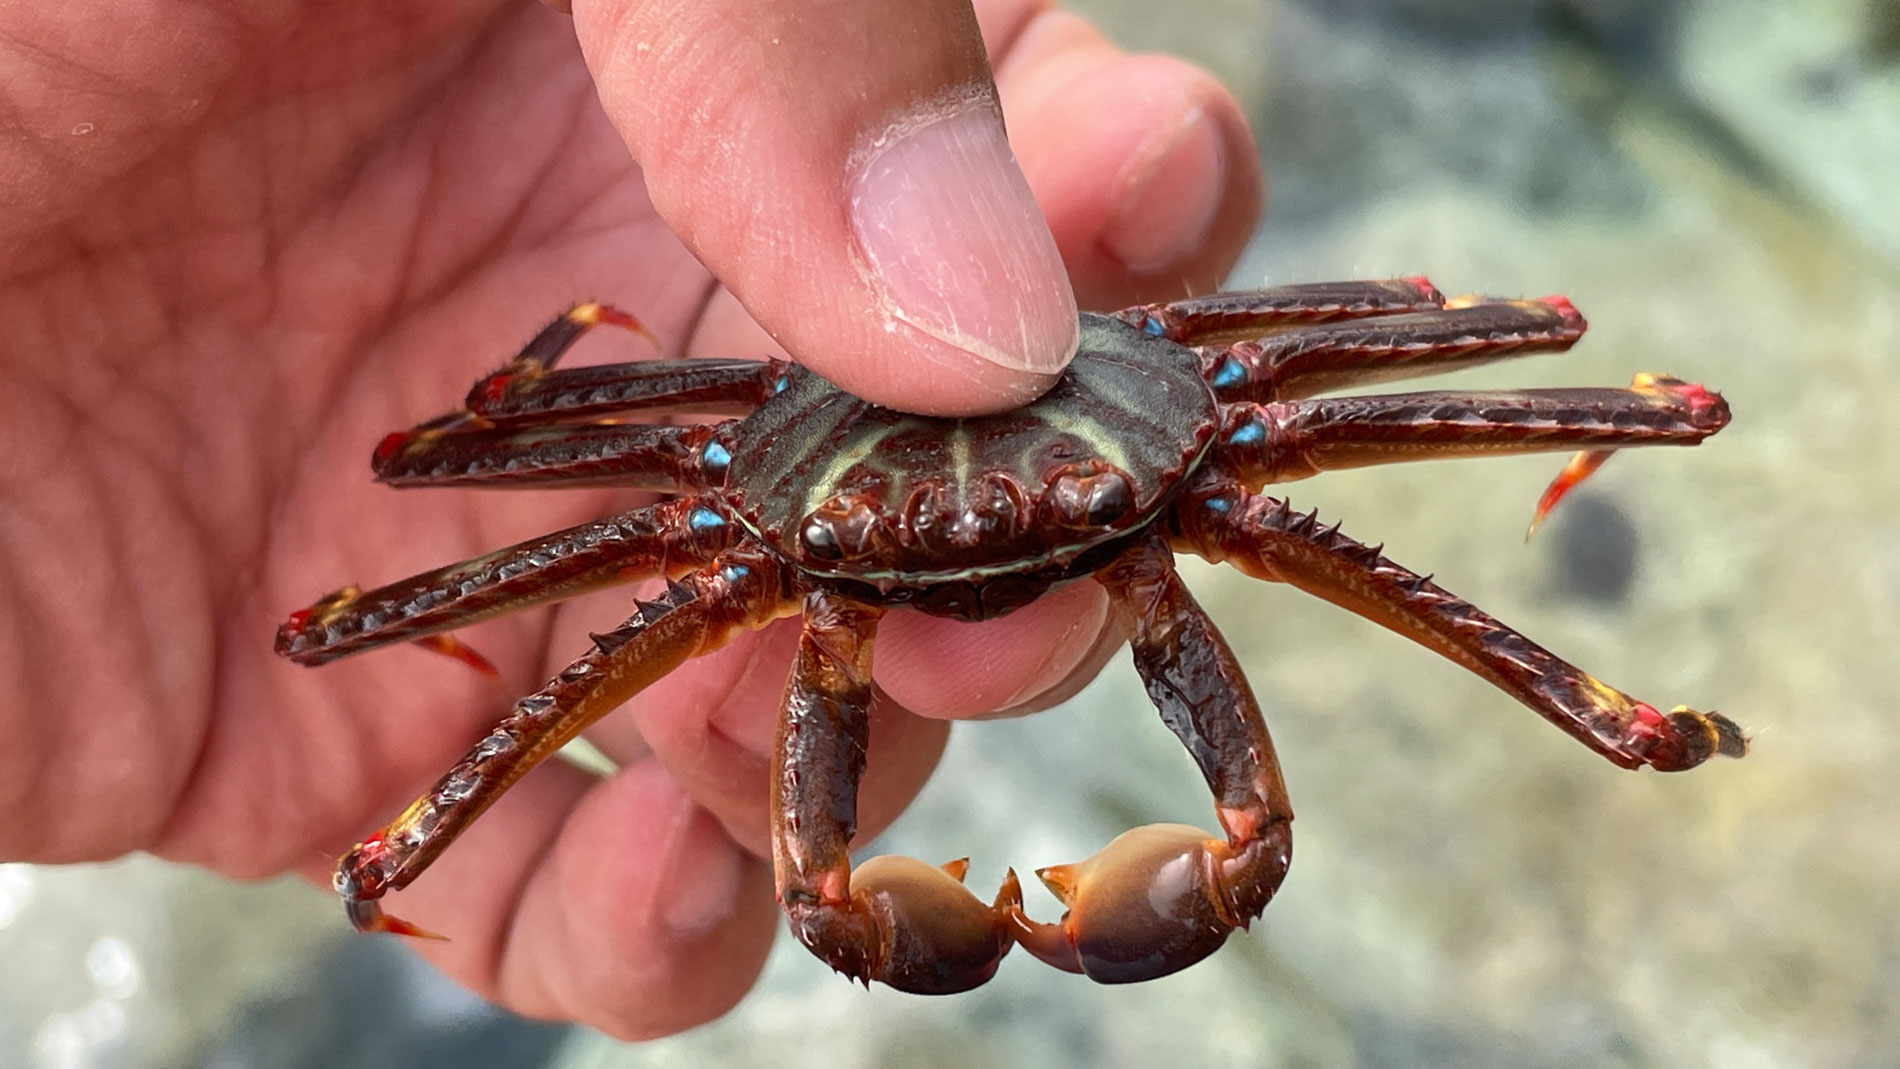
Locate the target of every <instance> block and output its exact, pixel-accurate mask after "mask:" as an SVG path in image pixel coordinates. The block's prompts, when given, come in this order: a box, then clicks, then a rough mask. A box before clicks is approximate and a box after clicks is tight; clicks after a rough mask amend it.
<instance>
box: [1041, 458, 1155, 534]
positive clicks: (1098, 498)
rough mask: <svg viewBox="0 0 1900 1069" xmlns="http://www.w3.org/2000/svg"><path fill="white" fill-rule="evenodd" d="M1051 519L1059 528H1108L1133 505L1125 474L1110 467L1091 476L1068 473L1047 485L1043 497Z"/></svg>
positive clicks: (1132, 493) (1133, 501)
mask: <svg viewBox="0 0 1900 1069" xmlns="http://www.w3.org/2000/svg"><path fill="white" fill-rule="evenodd" d="M1045 501H1046V507H1047V508H1048V509H1049V510H1050V512H1051V514H1052V518H1053V519H1054V520H1055V522H1056V523H1058V524H1060V525H1061V526H1063V527H1070V528H1085V527H1109V526H1112V525H1113V524H1114V523H1115V521H1116V520H1119V519H1121V518H1122V517H1123V516H1126V515H1127V514H1128V511H1129V510H1130V509H1132V508H1134V505H1135V493H1134V489H1133V488H1132V487H1130V486H1129V485H1128V477H1127V476H1126V475H1123V474H1122V473H1121V472H1119V471H1115V470H1113V469H1111V470H1109V471H1105V472H1100V473H1098V474H1094V475H1080V474H1075V473H1069V474H1065V475H1062V476H1061V477H1059V478H1057V479H1056V480H1055V482H1053V483H1051V484H1050V485H1049V490H1048V493H1047V495H1046V498H1045Z"/></svg>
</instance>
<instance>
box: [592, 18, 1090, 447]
mask: <svg viewBox="0 0 1900 1069" xmlns="http://www.w3.org/2000/svg"><path fill="white" fill-rule="evenodd" d="M574 16H575V28H576V32H577V33H578V34H579V37H580V42H581V47H582V51H583V52H584V53H585V55H586V57H587V63H588V65H589V67H590V68H591V69H592V71H593V74H594V79H595V82H596V84H597V86H598V88H599V92H600V97H601V102H602V103H603V104H604V105H605V107H606V111H607V114H608V116H609V117H610V118H611V119H612V121H613V123H614V124H615V126H616V127H617V128H618V129H619V131H620V133H621V136H622V137H624V138H625V139H626V142H627V144H628V145H629V146H630V147H631V149H632V151H633V154H634V157H635V158H636V159H637V160H638V161H639V163H640V166H641V168H642V170H643V171H644V172H645V176H646V182H647V189H648V192H649V194H650V195H651V197H652V200H653V204H654V207H655V208H656V209H657V210H658V211H659V213H660V215H661V216H662V217H663V218H664V219H665V220H666V221H667V222H668V223H669V224H670V225H671V226H672V227H673V229H674V230H675V231H676V232H677V233H678V234H679V236H680V238H681V239H682V240H683V241H684V242H685V243H686V245H687V247H688V248H690V249H691V250H692V251H693V253H694V254H695V255H697V256H698V257H699V259H700V260H701V261H702V262H703V263H705V265H706V266H707V267H708V268H710V269H711V270H712V272H713V273H714V274H716V275H718V276H719V278H720V279H721V280H722V281H724V282H725V283H726V285H727V286H728V287H729V288H730V289H731V290H732V292H733V294H734V295H735V296H737V297H738V299H739V301H740V302H741V303H742V304H743V305H744V306H745V307H746V309H747V311H749V312H750V313H751V314H752V316H753V317H754V318H755V319H757V320H758V321H759V322H760V323H761V324H762V325H763V326H764V327H765V329H766V330H767V331H769V332H770V333H771V334H772V336H773V337H775V338H776V339H778V341H779V343H780V344H782V345H783V346H784V347H785V349H786V351H788V352H790V353H792V354H793V355H794V356H796V357H797V358H798V359H799V360H800V362H802V363H804V364H806V365H808V366H809V367H811V368H812V369H813V370H815V371H817V372H818V373H820V374H822V375H824V376H825V377H826V378H829V379H831V380H832V381H833V382H836V383H837V384H839V385H840V386H842V387H844V388H845V389H847V390H850V391H851V392H853V393H856V394H858V395H859V396H861V397H865V398H867V399H869V400H872V401H876V402H879V403H882V404H886V405H891V406H894V407H898V408H906V409H911V410H913V411H920V412H926V413H931V414H937V415H962V414H969V413H974V412H984V411H997V410H1001V409H1006V408H1011V407H1014V406H1016V405H1018V404H1021V403H1022V402H1023V401H1025V400H1027V399H1029V398H1030V397H1033V396H1035V395H1037V394H1039V393H1040V392H1041V391H1042V390H1043V389H1044V388H1045V387H1046V386H1047V385H1048V384H1049V382H1050V381H1051V378H1052V377H1053V376H1054V375H1055V374H1056V373H1058V372H1060V371H1061V369H1062V368H1063V366H1064V365H1065V364H1066V363H1067V362H1068V359H1069V357H1070V356H1071V355H1073V353H1074V351H1075V345H1076V330H1077V328H1076V308H1075V298H1074V295H1073V293H1072V292H1071V290H1070V287H1069V281H1068V276H1067V275H1066V274H1065V273H1064V270H1063V265H1062V258H1061V256H1060V254H1059V253H1058V252H1057V250H1056V244H1055V241H1054V239H1053V238H1052V237H1051V236H1050V233H1049V228H1048V225H1047V224H1046V223H1045V222H1044V221H1043V217H1042V214H1041V212H1040V211H1039V210H1038V208H1037V207H1036V200H1035V197H1034V196H1033V195H1032V194H1031V192H1030V189H1029V185H1028V183H1027V182H1026V181H1025V180H1024V178H1023V175H1022V172H1021V171H1020V170H1019V169H1018V167H1017V165H1016V161H1015V158H1014V157H1013V156H1012V155H1011V153H1010V149H1009V143H1008V141H1007V140H1006V139H1005V137H1004V133H1003V123H1002V112H1001V110H1000V108H999V107H998V104H997V98H996V87H995V84H994V82H993V81H992V80H991V77H990V68H989V63H988V60H987V59H986V58H985V55H984V51H983V41H982V37H981V36H980V34H979V32H978V28H977V22H976V17H975V15H974V14H973V13H972V12H971V9H970V4H969V2H968V0H800V2H798V3H786V2H784V0H717V2H714V0H577V2H576V3H575V4H574ZM734 355H739V354H734Z"/></svg>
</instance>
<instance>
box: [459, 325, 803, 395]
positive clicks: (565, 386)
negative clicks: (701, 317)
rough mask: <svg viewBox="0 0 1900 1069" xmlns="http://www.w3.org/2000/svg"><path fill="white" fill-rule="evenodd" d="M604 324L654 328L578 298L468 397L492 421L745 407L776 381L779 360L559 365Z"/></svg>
mask: <svg viewBox="0 0 1900 1069" xmlns="http://www.w3.org/2000/svg"><path fill="white" fill-rule="evenodd" d="M602 324H606V325H608V326H616V327H621V328H623V329H626V330H631V331H634V332H635V333H638V334H640V335H642V336H644V337H646V338H647V339H648V340H652V337H653V336H652V335H651V334H648V333H647V330H646V328H645V327H643V326H641V325H640V322H639V321H638V320H636V319H634V318H633V317H632V316H631V315H628V314H627V313H625V312H622V311H620V310H619V309H617V308H611V307H609V306H607V305H604V304H594V303H591V302H590V303H588V304H578V305H575V306H574V307H572V308H570V309H568V310H567V311H566V312H564V313H562V314H561V316H560V317H559V318H558V319H556V320H555V321H554V322H552V323H549V324H548V325H547V326H546V327H544V328H542V330H541V333H539V334H536V335H535V336H534V339H533V340H531V341H530V342H528V344H527V345H526V346H524V347H523V348H522V350H521V352H520V353H519V354H517V355H516V356H515V358H514V359H513V360H510V361H509V362H508V363H507V364H505V365H503V366H502V368H501V370H499V371H496V372H494V373H493V374H490V375H488V376H487V377H485V378H483V379H481V380H480V381H478V382H477V383H475V385H474V386H473V387H472V388H471V389H470V390H469V392H468V398H467V400H466V401H464V402H463V403H464V404H466V405H467V406H468V408H469V411H471V412H475V413H477V414H479V415H482V416H484V417H486V418H487V419H488V420H489V421H491V422H494V423H504V422H505V423H520V422H525V421H537V422H540V421H545V420H546V419H547V417H549V416H559V417H562V418H570V419H571V418H578V417H582V416H594V415H603V414H605V413H608V412H629V411H633V410H636V409H638V410H644V411H648V412H656V411H666V412H697V413H704V414H711V415H732V416H738V415H744V414H745V413H747V412H750V411H752V410H753V409H754V408H757V407H758V406H759V405H760V404H761V403H763V402H764V401H765V399H766V398H768V397H770V396H772V394H773V393H774V392H776V391H777V389H778V381H779V379H780V378H781V377H782V376H783V375H784V374H785V367H786V365H785V362H784V361H782V360H713V359H705V360H642V361H634V362H631V363H621V364H600V365H595V366H591V367H579V368H570V369H567V370H564V371H555V370H554V365H555V364H556V363H558V362H559V361H560V359H561V357H562V356H564V355H566V353H567V351H568V349H570V348H572V347H573V345H574V343H575V342H577V341H579V340H580V339H581V337H582V336H583V335H585V334H586V333H587V332H588V331H590V330H592V329H593V328H595V327H597V326H600V325H602Z"/></svg>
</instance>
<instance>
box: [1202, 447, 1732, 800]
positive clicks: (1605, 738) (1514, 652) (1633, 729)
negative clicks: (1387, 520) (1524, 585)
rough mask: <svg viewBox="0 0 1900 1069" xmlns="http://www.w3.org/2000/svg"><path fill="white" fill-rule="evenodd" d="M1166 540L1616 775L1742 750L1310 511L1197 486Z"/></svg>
mask: <svg viewBox="0 0 1900 1069" xmlns="http://www.w3.org/2000/svg"><path fill="white" fill-rule="evenodd" d="M1171 523H1172V525H1173V528H1174V542H1175V545H1176V547H1177V548H1180V549H1185V550H1189V551H1191V552H1194V553H1198V554H1200V555H1201V556H1202V557H1205V558H1207V559H1208V560H1210V561H1214V562H1216V563H1218V562H1220V561H1227V562H1229V563H1231V564H1233V565H1235V566H1236V567H1238V568H1239V569H1240V570H1241V571H1243V572H1246V573H1247V574H1248V575H1251V576H1254V577H1255V578H1258V579H1266V580H1270V581H1274V582H1283V583H1287V584H1289V585H1291V586H1295V587H1298V588H1299V589H1301V590H1304V591H1306V592H1307V593H1309V594H1312V595H1315V596H1316V597H1320V598H1323V599H1325V600H1327V601H1330V602H1332V603H1333V604H1335V605H1338V606H1340V607H1341V608H1344V609H1347V610H1349V611H1351V612H1354V613H1357V614H1358V615H1360V616H1363V617H1365V618H1366V619H1368V620H1371V621H1372V622H1374V623H1376V624H1379V625H1381V626H1384V627H1387V628H1390V629H1391V630H1393V631H1395V632H1397V633H1399V634H1401V635H1404V636H1405V637H1407V638H1409V639H1411V640H1412V641H1414V642H1417V643H1419V644H1420V645H1422V646H1424V647H1425V648H1426V649H1429V650H1432V651H1433V652H1435V653H1438V654H1440V655H1441V656H1444V657H1446V658H1448V659H1450V660H1452V661H1454V662H1456V663H1458V664H1461V665H1463V666H1464V667H1465V668H1467V669H1469V670H1471V671H1473V672H1476V673H1477V674H1478V675H1480V676H1482V677H1484V678H1485V679H1486V680H1489V681H1490V682H1491V683H1492V684H1493V685H1495V686H1497V687H1498V688H1499V689H1501V690H1503V691H1504V692H1505V693H1507V694H1510V695H1511V696H1512V697H1514V698H1516V699H1517V700H1518V701H1520V702H1523V703H1524V704H1525V705H1527V706H1529V707H1530V708H1531V709H1532V710H1533V711H1535V712H1536V713H1537V714H1538V715H1540V716H1542V717H1543V718H1544V719H1546V720H1548V721H1550V722H1551V723H1552V724H1555V725H1556V726H1557V727H1559V728H1561V729H1563V730H1564V731H1565V732H1567V733H1569V734H1570V735H1572V736H1573V737H1575V738H1576V739H1578V740H1579V741H1581V742H1582V743H1583V744H1584V745H1586V746H1588V747H1589V748H1590V749H1592V750H1595V751H1596V752H1597V753H1599V754H1602V755H1603V756H1604V757H1605V758H1607V759H1609V760H1610V761H1611V762H1613V763H1615V764H1617V765H1619V766H1621V767H1623V768H1637V767H1640V766H1642V765H1648V766H1650V767H1651V768H1655V769H1657V770H1659V771H1663V772H1679V771H1682V770H1683V769H1688V768H1694V767H1695V766H1696V765H1699V764H1701V763H1702V762H1704V761H1706V760H1708V759H1709V758H1710V757H1712V756H1715V755H1716V754H1721V755H1723V756H1726V757H1740V756H1742V755H1743V754H1744V753H1746V752H1747V750H1748V740H1747V739H1746V737H1744V735H1743V734H1742V730H1741V728H1739V727H1737V726H1736V725H1735V723H1734V722H1733V721H1731V720H1729V719H1728V718H1727V717H1725V716H1722V715H1720V714H1719V713H1701V712H1697V711H1695V710H1693V709H1690V708H1688V707H1687V706H1681V705H1679V706H1677V707H1676V708H1674V709H1672V710H1670V711H1669V712H1668V713H1662V712H1659V711H1657V709H1656V708H1655V707H1654V706H1652V705H1649V704H1648V703H1646V702H1640V701H1637V700H1636V699H1634V698H1632V697H1630V696H1629V695H1627V694H1624V693H1623V692H1622V691H1619V690H1616V689H1615V688H1613V687H1610V686H1608V685H1607V684H1604V683H1602V682H1600V681H1599V680H1597V679H1596V678H1594V677H1592V676H1591V675H1589V674H1588V673H1586V672H1584V671H1582V670H1581V669H1578V668H1577V667H1575V666H1574V665H1571V664H1569V663H1567V662H1565V661H1563V660H1561V659H1559V658H1558V657H1557V656H1556V655H1554V654H1552V653H1551V652H1550V651H1548V650H1546V649H1544V648H1543V647H1542V646H1539V645H1537V644H1536V643H1534V642H1532V641H1531V640H1530V639H1528V638H1525V637H1524V636H1523V635H1521V634H1518V633H1517V632H1516V631H1513V630H1512V629H1511V628H1509V627H1506V626H1505V625H1504V624H1502V623H1499V622H1498V621H1497V620H1494V619H1492V618H1491V617H1490V616H1488V615H1486V614H1485V613H1483V612H1481V611H1479V610H1478V609H1477V608H1476V607H1474V606H1473V605H1472V604H1471V603H1470V602H1467V601H1464V600H1462V599H1460V598H1457V597H1454V596H1453V595H1451V594H1450V593H1447V592H1446V591H1445V590H1444V589H1443V588H1442V587H1439V586H1438V585H1437V584H1435V583H1433V582H1432V581H1431V580H1430V579H1429V578H1428V577H1425V576H1421V575H1418V574H1416V573H1413V572H1411V571H1408V570H1406V569H1405V568H1402V567H1400V566H1399V565H1397V564H1394V563H1392V562H1391V561H1389V560H1387V559H1385V558H1384V557H1383V556H1381V555H1380V552H1379V550H1380V547H1377V546H1365V545H1361V544H1360V543H1358V542H1355V541H1353V540H1352V539H1350V538H1348V537H1346V536H1345V535H1342V534H1340V533H1339V528H1338V526H1337V525H1334V526H1333V527H1322V526H1320V524H1319V521H1318V519H1317V518H1316V517H1315V515H1314V514H1312V513H1307V514H1300V513H1296V512H1294V511H1293V510H1292V509H1290V508H1288V507H1287V504H1286V502H1284V501H1281V500H1279V499H1276V498H1271V497H1266V496H1257V495H1254V494H1250V493H1248V492H1247V491H1246V490H1245V489H1243V488H1242V487H1241V486H1240V485H1239V484H1237V483H1234V482H1223V481H1220V480H1208V481H1207V482H1205V483H1203V484H1202V485H1201V486H1198V487H1196V488H1194V489H1193V490H1191V491H1190V492H1189V493H1188V494H1186V495H1185V496H1184V498H1183V499H1182V501H1181V502H1180V503H1178V504H1177V505H1176V506H1175V508H1174V510H1173V512H1172V514H1171Z"/></svg>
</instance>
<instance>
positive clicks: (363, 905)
mask: <svg viewBox="0 0 1900 1069" xmlns="http://www.w3.org/2000/svg"><path fill="white" fill-rule="evenodd" d="M343 911H344V912H345V913H347V914H349V918H350V924H351V925H352V926H354V927H355V928H356V930H357V931H359V932H388V933H389V934H391V935H406V936H409V937H411V938H413V939H432V940H434V941H436V942H438V943H446V942H448V941H449V937H448V936H446V935H437V934H436V933H434V932H432V931H430V930H428V929H427V928H422V927H419V926H417V925H414V924H410V923H409V922H408V921H406V920H403V919H402V918H401V917H392V916H390V915H389V914H387V913H384V912H383V907H382V906H381V905H379V904H378V903H377V902H375V901H374V900H350V901H346V902H344V903H343Z"/></svg>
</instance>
